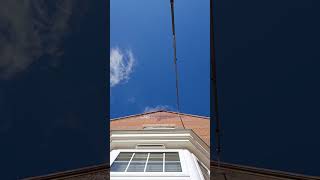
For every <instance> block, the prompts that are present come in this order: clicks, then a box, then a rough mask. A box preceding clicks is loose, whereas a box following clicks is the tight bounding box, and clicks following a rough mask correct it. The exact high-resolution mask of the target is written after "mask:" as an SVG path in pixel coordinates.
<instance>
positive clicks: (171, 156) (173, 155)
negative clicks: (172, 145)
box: [166, 152, 180, 161]
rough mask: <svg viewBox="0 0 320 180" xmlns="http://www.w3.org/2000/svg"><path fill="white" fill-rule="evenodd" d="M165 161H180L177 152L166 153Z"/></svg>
mask: <svg viewBox="0 0 320 180" xmlns="http://www.w3.org/2000/svg"><path fill="white" fill-rule="evenodd" d="M166 161H180V159H179V154H178V153H177V152H169V153H166Z"/></svg>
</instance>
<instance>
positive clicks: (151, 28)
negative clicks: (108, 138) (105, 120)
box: [110, 0, 210, 118]
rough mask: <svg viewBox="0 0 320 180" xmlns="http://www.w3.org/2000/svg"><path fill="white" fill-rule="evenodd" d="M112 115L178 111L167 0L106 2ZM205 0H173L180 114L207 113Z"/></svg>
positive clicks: (207, 36)
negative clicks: (159, 108) (108, 17)
mask: <svg viewBox="0 0 320 180" xmlns="http://www.w3.org/2000/svg"><path fill="white" fill-rule="evenodd" d="M110 9H111V10H110V48H111V50H110V51H111V55H110V68H111V69H110V70H111V87H110V88H111V90H110V116H111V118H115V117H121V116H125V115H131V114H137V113H142V112H144V111H145V110H152V109H154V108H157V107H166V108H169V109H170V110H176V92H175V73H174V63H173V48H172V32H171V15H170V1H169V0H155V1H150V0H135V1H132V0H111V1H110ZM209 25H210V24H209V0H197V1H195V0H176V1H175V26H176V37H177V59H178V69H179V86H180V87H179V88H180V104H181V105H180V108H181V112H184V113H190V114H197V115H204V116H209V114H210V66H209V65H210V59H209V58H210V34H209V33H210V32H209V31H210V27H209Z"/></svg>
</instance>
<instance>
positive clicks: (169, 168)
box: [165, 162, 182, 172]
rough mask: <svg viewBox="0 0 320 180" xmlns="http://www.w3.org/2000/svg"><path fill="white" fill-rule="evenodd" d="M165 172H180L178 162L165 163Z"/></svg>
mask: <svg viewBox="0 0 320 180" xmlns="http://www.w3.org/2000/svg"><path fill="white" fill-rule="evenodd" d="M165 169H166V172H182V169H181V165H180V162H166V165H165Z"/></svg>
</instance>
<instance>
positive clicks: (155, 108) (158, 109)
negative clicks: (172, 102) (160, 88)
mask: <svg viewBox="0 0 320 180" xmlns="http://www.w3.org/2000/svg"><path fill="white" fill-rule="evenodd" d="M171 109H172V108H171V107H170V106H168V105H157V106H154V107H150V106H147V107H145V108H144V111H143V112H144V113H146V112H153V111H160V110H171Z"/></svg>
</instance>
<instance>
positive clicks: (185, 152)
mask: <svg viewBox="0 0 320 180" xmlns="http://www.w3.org/2000/svg"><path fill="white" fill-rule="evenodd" d="M180 117H181V119H180ZM180 117H179V116H178V114H177V113H176V112H169V111H157V112H150V113H144V114H138V115H133V116H127V117H121V118H117V119H113V120H111V121H110V162H109V163H106V164H100V165H96V166H91V167H84V168H81V169H73V170H69V171H64V172H56V173H52V174H48V175H43V176H37V177H30V178H26V180H49V179H50V180H51V179H54V180H108V179H111V180H209V179H211V180H320V178H319V177H314V176H306V175H300V174H295V173H288V172H282V171H275V170H268V169H262V168H256V167H249V166H243V165H237V164H230V163H224V162H221V163H219V165H218V163H217V162H214V161H211V162H210V121H209V118H208V117H201V116H195V115H189V114H181V115H180ZM209 169H210V170H209Z"/></svg>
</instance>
